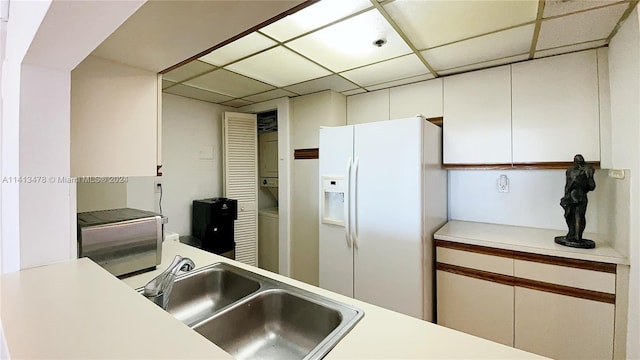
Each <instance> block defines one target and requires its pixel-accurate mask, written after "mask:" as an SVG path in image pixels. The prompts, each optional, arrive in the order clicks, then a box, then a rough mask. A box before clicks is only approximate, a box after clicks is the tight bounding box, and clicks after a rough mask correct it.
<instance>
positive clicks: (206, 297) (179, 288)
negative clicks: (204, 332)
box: [167, 263, 260, 325]
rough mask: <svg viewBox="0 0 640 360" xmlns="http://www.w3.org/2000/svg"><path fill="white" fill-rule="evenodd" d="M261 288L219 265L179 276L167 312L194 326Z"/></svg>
mask: <svg viewBox="0 0 640 360" xmlns="http://www.w3.org/2000/svg"><path fill="white" fill-rule="evenodd" d="M259 288H260V283H259V282H258V281H256V280H252V279H249V278H247V277H245V276H242V275H240V274H238V273H237V272H234V271H231V270H230V268H229V267H227V266H226V264H223V263H218V264H215V266H209V267H205V268H203V269H201V270H197V271H193V272H188V273H185V274H184V275H182V276H180V277H178V278H177V279H176V281H175V283H174V285H173V290H172V291H171V294H170V296H169V304H168V305H167V311H168V312H169V313H170V314H171V315H173V317H175V318H176V319H178V320H180V321H182V322H183V323H185V324H187V325H192V324H194V323H196V322H198V321H201V320H202V319H206V318H209V317H211V316H212V315H213V314H215V313H216V312H217V311H218V310H220V309H222V308H224V307H226V306H228V305H230V304H232V303H234V302H236V301H238V300H239V299H242V298H243V297H245V296H247V295H250V294H251V293H254V292H255V291H257V290H258V289H259Z"/></svg>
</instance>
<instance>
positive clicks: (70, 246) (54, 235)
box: [19, 64, 77, 269]
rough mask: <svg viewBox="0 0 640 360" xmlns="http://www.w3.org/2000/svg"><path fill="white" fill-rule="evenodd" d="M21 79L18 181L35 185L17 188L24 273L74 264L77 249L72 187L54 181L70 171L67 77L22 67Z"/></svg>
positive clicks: (32, 67) (25, 66)
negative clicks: (68, 261) (66, 262)
mask: <svg viewBox="0 0 640 360" xmlns="http://www.w3.org/2000/svg"><path fill="white" fill-rule="evenodd" d="M21 78H22V86H21V89H20V98H21V103H22V105H21V107H20V137H19V139H20V140H19V141H20V175H21V176H32V177H35V178H36V179H38V180H37V181H36V182H33V183H22V184H20V210H19V211H20V238H21V239H24V240H27V241H21V243H20V267H21V268H23V269H24V268H29V267H34V266H39V265H46V264H50V263H53V262H57V261H61V260H66V259H69V258H74V257H76V256H77V254H76V251H77V248H76V244H75V241H71V240H72V239H73V240H75V237H76V233H75V227H72V226H71V224H72V221H73V220H74V219H73V218H72V217H71V215H72V214H73V213H75V199H73V200H72V198H71V187H72V186H75V184H71V183H68V182H64V181H59V178H61V177H65V176H68V175H69V168H70V163H69V142H70V139H69V113H70V105H69V101H68V94H69V91H70V87H71V83H70V81H69V75H68V73H67V72H65V71H58V70H52V69H49V68H45V67H41V66H35V65H27V64H23V66H22V73H21ZM43 79H46V81H44V82H43V81H42V80H43ZM25 102H26V103H25ZM45 178H46V183H43V182H44V179H45ZM52 214H55V216H52Z"/></svg>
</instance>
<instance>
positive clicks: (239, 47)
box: [200, 32, 277, 66]
mask: <svg viewBox="0 0 640 360" xmlns="http://www.w3.org/2000/svg"><path fill="white" fill-rule="evenodd" d="M275 45H277V43H276V42H275V41H273V40H271V39H269V38H267V37H266V36H264V35H261V34H259V33H257V32H254V33H251V34H249V35H247V36H245V37H243V38H241V39H238V40H236V41H234V42H232V43H230V44H227V45H225V46H223V47H221V48H219V49H217V50H214V51H212V52H210V53H209V54H207V55H205V56H202V57H200V60H202V61H204V62H207V63H209V64H212V65H218V66H222V65H226V64H228V63H230V62H233V61H236V60H238V59H241V58H243V57H245V56H249V55H251V54H253V53H256V52H258V51H261V50H264V49H267V48H269V47H272V46H275Z"/></svg>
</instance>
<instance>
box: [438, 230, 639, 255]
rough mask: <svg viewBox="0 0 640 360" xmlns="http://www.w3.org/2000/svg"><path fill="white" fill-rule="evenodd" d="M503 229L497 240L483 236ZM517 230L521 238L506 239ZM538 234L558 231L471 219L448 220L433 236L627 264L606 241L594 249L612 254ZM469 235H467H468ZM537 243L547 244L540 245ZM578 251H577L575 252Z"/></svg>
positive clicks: (530, 251) (474, 243)
mask: <svg viewBox="0 0 640 360" xmlns="http://www.w3.org/2000/svg"><path fill="white" fill-rule="evenodd" d="M500 230H504V233H505V234H506V235H500V237H501V238H500V240H489V239H487V238H486V237H487V236H486V235H483V234H487V233H494V232H496V231H500ZM513 231H518V233H519V234H518V237H520V238H525V240H523V241H515V240H513V239H512V238H509V236H510V233H511V232H513ZM540 233H546V234H547V235H551V234H552V233H553V234H561V233H562V231H559V230H553V229H537V228H528V227H520V226H513V225H500V224H489V223H479V222H471V221H460V220H452V221H449V222H447V224H445V225H444V226H442V227H441V228H440V229H439V230H438V231H436V232H435V234H434V238H435V239H437V240H445V241H451V242H457V243H462V244H470V245H478V246H486V247H492V248H496V249H504V250H512V251H520V252H526V253H532V254H539V255H549V256H557V257H563V258H568V259H578V260H587V261H595V262H603V263H608V264H616V265H629V258H627V257H625V256H623V255H622V254H620V253H618V252H617V251H616V250H615V249H613V248H612V247H611V246H610V245H609V244H607V243H604V242H601V241H600V242H597V246H596V249H598V250H606V251H607V252H611V253H614V255H604V254H589V253H588V251H591V250H590V249H573V248H567V247H562V246H561V245H556V244H554V243H553V238H552V237H549V238H548V239H547V238H545V239H540ZM470 234H471V235H470ZM540 244H544V245H547V246H548V247H542V246H540ZM578 251H581V252H578Z"/></svg>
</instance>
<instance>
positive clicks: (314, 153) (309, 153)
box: [293, 148, 320, 160]
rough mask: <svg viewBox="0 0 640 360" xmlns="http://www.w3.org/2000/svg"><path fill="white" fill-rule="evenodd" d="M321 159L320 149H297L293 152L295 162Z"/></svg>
mask: <svg viewBox="0 0 640 360" xmlns="http://www.w3.org/2000/svg"><path fill="white" fill-rule="evenodd" d="M319 157H320V149H319V148H313V149H295V150H293V158H294V159H295V160H316V159H318V158H319Z"/></svg>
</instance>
